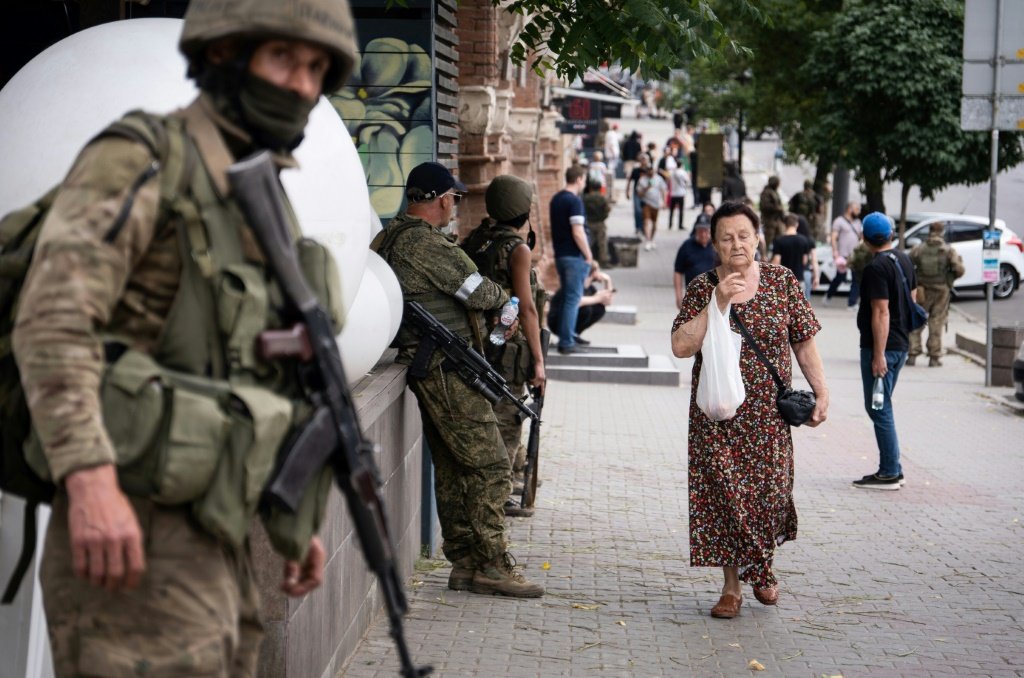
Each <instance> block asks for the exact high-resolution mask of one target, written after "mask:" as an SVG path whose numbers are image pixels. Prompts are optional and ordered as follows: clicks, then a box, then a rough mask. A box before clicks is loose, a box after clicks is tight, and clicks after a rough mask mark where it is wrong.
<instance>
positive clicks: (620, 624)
mask: <svg viewBox="0 0 1024 678" xmlns="http://www.w3.org/2000/svg"><path fill="white" fill-rule="evenodd" d="M615 623H616V624H618V625H619V626H625V625H626V622H624V621H622V620H621V619H620V620H619V621H617V622H615Z"/></svg>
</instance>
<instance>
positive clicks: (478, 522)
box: [409, 367, 512, 562]
mask: <svg viewBox="0 0 1024 678" xmlns="http://www.w3.org/2000/svg"><path fill="white" fill-rule="evenodd" d="M409 388H410V389H411V390H412V392H413V394H414V395H415V396H416V399H417V400H418V401H419V406H420V413H421V414H422V415H423V435H424V437H425V438H426V440H427V443H428V444H429V446H430V455H431V459H432V461H433V462H434V496H435V498H436V500H437V515H438V518H440V520H441V536H442V537H443V538H444V547H443V548H444V555H445V557H446V558H447V559H448V560H450V561H453V562H454V561H456V560H459V559H461V558H465V557H466V556H474V557H475V558H477V559H478V560H479V562H486V561H489V560H493V559H494V558H496V557H497V556H499V555H501V554H502V553H504V552H505V550H506V542H505V512H504V510H503V506H504V504H505V500H506V499H508V496H509V494H511V493H512V483H511V482H510V481H509V476H510V473H511V469H510V465H509V461H508V455H507V454H506V452H505V445H504V443H502V441H501V433H500V432H499V431H498V422H497V420H496V419H495V418H494V410H493V409H492V408H491V403H490V402H489V401H488V400H487V399H486V398H484V397H483V396H482V395H480V394H479V393H477V392H476V391H474V390H472V389H470V388H469V387H468V386H466V384H465V383H464V382H463V381H462V380H461V379H460V378H459V377H458V376H457V375H456V374H453V373H448V372H445V371H444V370H442V369H441V368H440V367H435V368H434V369H432V370H431V371H430V372H429V373H428V374H427V376H426V378H425V379H410V380H409Z"/></svg>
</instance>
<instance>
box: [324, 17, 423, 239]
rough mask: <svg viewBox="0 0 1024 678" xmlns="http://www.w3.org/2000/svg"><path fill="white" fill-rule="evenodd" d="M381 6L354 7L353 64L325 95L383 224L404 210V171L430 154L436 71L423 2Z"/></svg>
mask: <svg viewBox="0 0 1024 678" xmlns="http://www.w3.org/2000/svg"><path fill="white" fill-rule="evenodd" d="M410 4H411V3H410ZM381 7H382V5H381V6H379V7H373V8H367V7H363V8H360V7H358V6H353V13H354V14H355V16H356V25H357V28H358V31H359V36H360V39H361V41H362V42H361V50H360V54H359V62H358V63H357V64H356V67H355V71H354V73H353V75H352V77H351V78H350V79H349V83H348V85H347V86H346V87H345V88H344V89H343V90H342V91H340V92H337V93H336V94H333V95H331V97H330V100H331V103H332V104H333V105H334V108H335V110H337V111H338V113H339V115H341V117H342V119H343V120H344V121H345V125H346V127H347V128H348V131H349V133H351V135H352V141H353V143H355V146H356V149H357V150H358V152H359V158H360V160H361V161H362V163H363V170H364V171H365V172H366V179H367V184H368V186H369V189H370V203H371V204H372V205H373V208H374V210H376V212H377V214H378V216H380V218H381V220H382V221H384V222H387V220H388V219H390V218H391V217H393V216H394V215H395V214H397V213H398V212H399V210H400V209H401V208H402V204H403V199H404V187H405V179H406V177H407V176H408V175H409V172H410V171H411V170H412V168H413V167H415V166H416V165H418V164H420V163H421V162H425V161H428V160H433V159H434V157H435V148H436V143H435V135H434V87H433V85H434V78H433V72H434V71H433V67H432V64H431V58H430V44H431V21H430V12H429V5H428V4H427V5H425V6H424V8H421V9H417V8H415V7H410V8H403V9H400V10H397V11H390V10H386V9H385V10H383V11H382V10H381ZM424 10H425V11H424Z"/></svg>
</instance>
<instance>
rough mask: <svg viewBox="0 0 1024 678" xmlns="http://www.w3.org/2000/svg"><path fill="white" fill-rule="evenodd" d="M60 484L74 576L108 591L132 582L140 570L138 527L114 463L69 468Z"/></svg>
mask: <svg viewBox="0 0 1024 678" xmlns="http://www.w3.org/2000/svg"><path fill="white" fill-rule="evenodd" d="M64 486H65V488H66V489H67V493H68V531H69V532H70V535H71V559H72V568H73V569H74V572H75V576H76V577H80V578H82V579H88V580H89V582H90V583H91V584H92V585H93V586H102V587H103V588H105V589H107V590H108V591H119V590H122V589H133V588H135V587H136V586H138V585H139V580H140V579H141V577H142V573H143V571H144V570H145V569H146V556H145V552H144V551H143V548H142V530H141V529H140V527H139V521H138V518H136V516H135V511H134V510H133V509H132V505H131V503H130V502H129V501H128V497H126V496H125V495H124V493H123V492H122V491H121V487H120V486H119V485H118V482H117V470H116V469H115V468H114V465H113V464H105V465H103V466H96V467H93V468H88V469H83V470H81V471H75V472H74V473H71V474H70V475H68V477H67V478H66V479H65V481H64Z"/></svg>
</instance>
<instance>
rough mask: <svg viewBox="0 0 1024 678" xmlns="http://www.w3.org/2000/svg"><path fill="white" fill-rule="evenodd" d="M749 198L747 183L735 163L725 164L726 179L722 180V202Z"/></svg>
mask: <svg viewBox="0 0 1024 678" xmlns="http://www.w3.org/2000/svg"><path fill="white" fill-rule="evenodd" d="M746 197H747V183H746V182H745V181H743V177H742V176H740V171H739V168H738V167H737V165H736V162H735V161H729V162H727V163H725V178H724V179H722V202H727V201H730V200H743V198H746Z"/></svg>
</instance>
